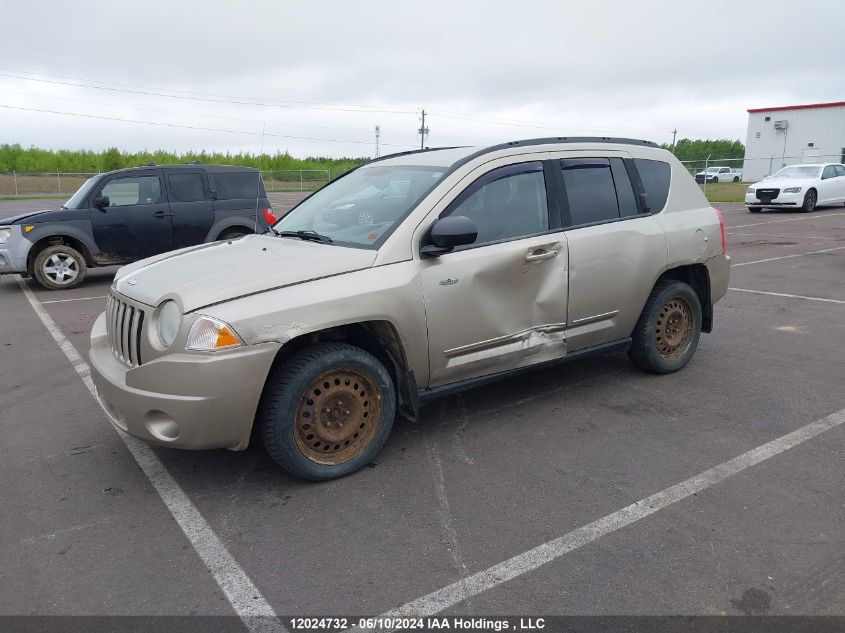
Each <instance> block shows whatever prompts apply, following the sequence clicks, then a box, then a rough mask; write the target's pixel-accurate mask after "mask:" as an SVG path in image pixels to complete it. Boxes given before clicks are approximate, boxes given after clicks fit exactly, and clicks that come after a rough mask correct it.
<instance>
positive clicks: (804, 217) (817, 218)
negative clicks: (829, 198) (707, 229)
mask: <svg viewBox="0 0 845 633" xmlns="http://www.w3.org/2000/svg"><path fill="white" fill-rule="evenodd" d="M837 215H845V213H824V214H819V215H805V216H802V217H800V218H788V219H786V220H768V221H767V222H755V223H754V224H740V225H739V226H725V228H726V229H745V228H748V227H749V226H760V225H761V224H779V223H780V222H800V221H801V220H819V219H821V218H832V217H835V216H837Z"/></svg>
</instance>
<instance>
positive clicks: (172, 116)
mask: <svg viewBox="0 0 845 633" xmlns="http://www.w3.org/2000/svg"><path fill="white" fill-rule="evenodd" d="M843 24H845V2H843V1H842V0H830V1H805V2H801V3H796V2H791V3H787V2H777V1H774V0H769V1H762V0H760V1H742V2H738V1H736V0H733V1H731V0H727V1H722V0H707V1H702V2H682V1H678V0H674V1H668V0H667V1H665V2H664V1H653V2H650V1H631V0H629V1H618V2H616V1H609V0H602V1H593V2H564V1H562V0H561V1H557V2H553V1H549V2H531V1H528V0H521V1H513V0H510V1H504V2H503V1H498V0H497V1H489V0H488V1H485V2H465V1H456V0H449V1H447V2H441V1H439V0H426V1H425V2H411V1H401V0H393V1H387V2H381V1H378V2H375V1H369V0H356V1H355V2H349V1H346V2H310V1H308V0H297V1H296V2H290V1H287V2H283V1H278V0H277V1H268V2H248V1H239V2H236V1H235V0H230V1H228V2H223V1H212V0H202V1H197V2H188V1H181V0H168V1H167V2H160V1H158V0H145V1H144V2H131V3H130V2H122V1H121V2H90V1H85V0H74V1H73V2H47V1H42V2H21V1H20V0H0V105H2V106H14V107H15V108H25V109H10V108H8V107H0V143H7V142H11V143H20V144H21V145H25V146H29V145H36V146H40V147H51V148H72V149H76V148H91V149H102V148H104V147H107V146H110V145H115V146H117V147H119V148H121V149H126V150H137V149H143V148H147V149H158V148H163V149H168V150H187V149H197V150H198V149H207V150H224V151H225V150H231V151H239V150H246V151H252V152H257V151H258V150H259V149H260V148H261V146H262V141H263V144H264V150H265V151H267V152H271V153H272V152H275V151H284V150H288V151H289V152H290V153H291V154H293V155H294V156H305V155H329V156H366V155H372V154H373V152H374V147H373V143H374V126H376V125H380V126H381V131H382V133H381V141H382V153H387V152H390V151H401V150H405V149H411V148H412V147H413V146H416V145H418V144H419V139H418V137H417V135H416V130H417V128H418V127H419V111H420V110H421V109H422V108H425V109H426V111H427V112H428V113H429V115H428V116H427V120H426V124H427V125H428V127H429V128H430V135H429V138H428V142H427V144H428V145H430V146H439V145H440V146H442V145H456V144H460V145H468V144H473V145H475V144H490V143H493V142H497V141H502V140H510V139H515V138H530V137H537V136H552V135H566V134H569V135H586V134H594V135H595V134H606V135H616V136H633V137H638V138H646V139H650V140H654V141H657V142H671V140H672V130H673V129H675V128H677V130H678V136H679V138H681V137H691V138H704V137H711V138H717V137H718V138H731V139H741V140H743V142H744V141H745V126H746V119H747V114H746V109H747V108H750V107H761V106H776V105H789V104H796V103H813V102H822V101H836V100H843V99H845V65H843V61H842V60H843V51H842V45H843V40H842V25H843ZM94 86H97V87H94ZM33 110H40V112H38V111H33ZM44 111H50V112H44ZM57 113H75V114H77V115H79V114H82V115H87V116H88V117H103V118H86V117H83V116H72V115H69V114H57ZM112 119H122V120H121V121H116V120H112ZM130 121H143V122H148V123H155V124H157V125H151V124H148V123H147V124H144V123H136V122H130ZM180 126H181V127H180ZM199 128H204V129H199ZM262 129H264V130H265V134H264V135H263V138H262ZM303 137H308V138H303ZM330 139H333V140H330ZM338 141H340V142H338Z"/></svg>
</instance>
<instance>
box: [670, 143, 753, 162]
mask: <svg viewBox="0 0 845 633" xmlns="http://www.w3.org/2000/svg"><path fill="white" fill-rule="evenodd" d="M661 147H662V148H663V149H668V150H670V151H672V145H671V144H669V143H664V144H663V145H661ZM674 154H675V156H677V157H678V160H697V161H702V162H703V161H705V160H706V159H707V157H708V156H710V157H711V158H713V159H725V158H743V157H744V156H745V145H743V144H742V142H740V141H731V140H729V139H709V138H708V139H689V138H682V139H680V140H678V142H677V143H675V148H674Z"/></svg>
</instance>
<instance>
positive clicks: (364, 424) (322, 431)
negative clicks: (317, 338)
mask: <svg viewBox="0 0 845 633" xmlns="http://www.w3.org/2000/svg"><path fill="white" fill-rule="evenodd" d="M395 414H396V390H395V388H394V385H393V381H392V379H391V378H390V374H389V373H388V372H387V369H385V367H384V365H383V364H382V363H381V362H380V361H379V360H378V359H377V358H376V357H375V356H373V355H372V354H370V353H369V352H366V351H364V350H362V349H360V348H358V347H354V346H352V345H347V344H345V343H326V344H320V345H317V346H315V347H311V348H307V349H305V350H302V351H300V352H298V353H296V354H294V355H293V356H291V357H290V358H289V359H287V360H286V361H285V362H283V363H282V364H280V365H279V366H278V367H277V368H276V369H274V370H273V371H272V372H271V374H270V376H269V378H268V380H267V385H266V386H265V388H264V394H263V395H262V397H261V404H260V405H259V408H258V414H257V416H256V423H257V424H259V425H260V426H261V431H262V433H263V437H264V445H265V447H266V448H267V452H268V453H270V456H271V457H272V458H273V459H274V460H275V461H276V462H277V463H278V464H279V465H280V466H282V468H284V469H285V470H287V471H288V472H290V473H291V474H293V475H296V476H298V477H301V478H303V479H310V480H312V481H322V480H326V479H334V478H336V477H343V476H344V475H348V474H350V473H353V472H355V471H356V470H358V469H359V468H361V467H363V466H364V465H366V464H367V463H369V462H370V461H372V459H373V457H375V455H376V453H378V451H379V450H380V449H381V447H382V446H383V445H384V442H385V440H386V439H387V436H388V434H389V433H390V429H391V427H392V426H393V418H394V417H395Z"/></svg>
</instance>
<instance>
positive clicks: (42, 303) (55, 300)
mask: <svg viewBox="0 0 845 633" xmlns="http://www.w3.org/2000/svg"><path fill="white" fill-rule="evenodd" d="M106 297H108V295H100V296H98V297H79V298H78V299H53V300H52V301H42V302H41V305H46V304H48V303H67V302H69V301H90V300H92V299H105V298H106Z"/></svg>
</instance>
